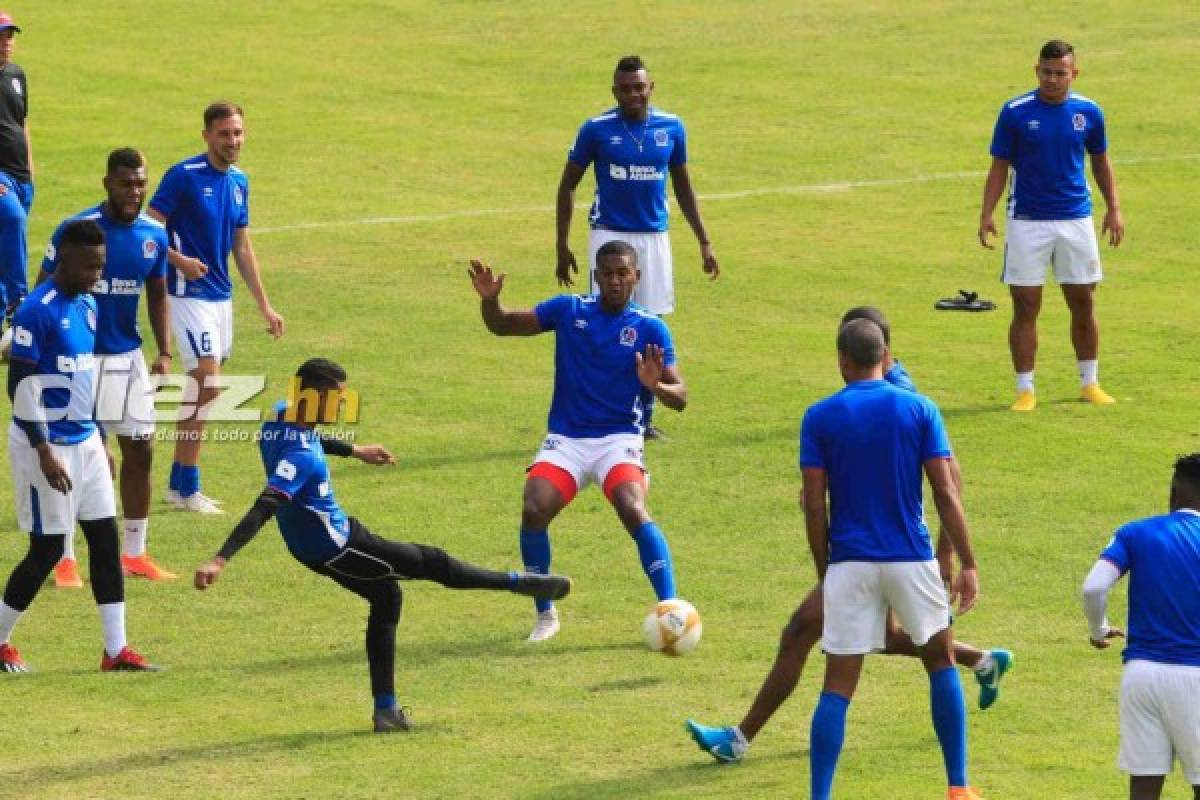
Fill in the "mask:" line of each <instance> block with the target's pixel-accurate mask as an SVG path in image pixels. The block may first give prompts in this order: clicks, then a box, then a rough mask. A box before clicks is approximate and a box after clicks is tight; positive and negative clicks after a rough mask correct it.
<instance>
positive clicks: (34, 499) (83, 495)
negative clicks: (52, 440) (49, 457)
mask: <svg viewBox="0 0 1200 800" xmlns="http://www.w3.org/2000/svg"><path fill="white" fill-rule="evenodd" d="M50 448H51V450H53V451H54V456H55V458H57V459H58V460H59V462H60V463H61V464H62V465H63V467H64V468H65V469H66V470H67V475H69V476H70V477H71V491H69V492H67V493H66V494H63V493H62V492H60V491H58V490H57V489H53V488H51V487H50V484H48V483H46V476H45V475H43V474H42V467H41V462H40V461H39V460H38V454H37V450H35V449H34V448H32V447H30V446H29V439H27V438H26V437H25V432H24V431H22V430H21V429H20V428H18V427H17V426H16V425H15V424H14V425H12V426H10V427H9V429H8V460H9V463H10V464H11V466H12V476H13V494H14V500H15V503H16V506H17V526H18V527H19V528H20V529H21V530H22V531H25V532H26V533H34V534H45V535H47V536H70V535H71V534H73V533H74V532H75V522H76V520H85V521H86V520H92V519H106V518H108V517H115V516H116V515H117V503H116V499H115V498H114V497H113V484H112V474H111V473H110V472H109V471H108V458H107V457H106V456H105V455H104V444H103V443H102V442H101V441H100V435H99V434H98V433H93V434H92V435H91V436H90V437H88V438H87V439H85V440H83V441H82V442H80V443H79V444H52V445H50Z"/></svg>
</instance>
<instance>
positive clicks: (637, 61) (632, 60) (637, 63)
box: [613, 56, 646, 73]
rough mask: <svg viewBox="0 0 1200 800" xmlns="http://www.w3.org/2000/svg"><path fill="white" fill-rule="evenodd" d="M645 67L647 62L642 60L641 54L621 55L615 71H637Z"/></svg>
mask: <svg viewBox="0 0 1200 800" xmlns="http://www.w3.org/2000/svg"><path fill="white" fill-rule="evenodd" d="M645 68H646V62H644V61H642V57H641V56H621V58H620V59H618V61H617V68H616V69H615V70H613V72H614V73H617V72H637V71H638V70H639V69H645Z"/></svg>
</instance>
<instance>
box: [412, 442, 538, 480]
mask: <svg viewBox="0 0 1200 800" xmlns="http://www.w3.org/2000/svg"><path fill="white" fill-rule="evenodd" d="M537 444H538V442H537V441H536V440H533V439H531V440H530V444H529V447H523V448H521V449H520V450H518V449H516V448H512V449H509V450H489V451H483V452H480V451H473V452H462V453H445V454H443V455H429V456H405V457H404V470H405V471H406V472H415V471H417V470H423V469H439V468H441V467H450V466H457V465H461V464H486V463H488V462H491V461H517V460H520V459H525V461H528V460H529V458H530V456H531V455H532V454H533V453H535V452H536V450H537Z"/></svg>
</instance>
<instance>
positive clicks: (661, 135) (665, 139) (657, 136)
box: [654, 131, 671, 147]
mask: <svg viewBox="0 0 1200 800" xmlns="http://www.w3.org/2000/svg"><path fill="white" fill-rule="evenodd" d="M654 143H655V144H656V145H658V146H659V147H666V146H667V145H668V144H670V143H671V137H670V136H668V135H667V132H666V131H655V132H654Z"/></svg>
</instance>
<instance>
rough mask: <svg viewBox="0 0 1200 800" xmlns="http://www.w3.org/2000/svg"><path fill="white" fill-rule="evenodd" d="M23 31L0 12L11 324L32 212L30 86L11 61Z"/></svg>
mask: <svg viewBox="0 0 1200 800" xmlns="http://www.w3.org/2000/svg"><path fill="white" fill-rule="evenodd" d="M20 32H21V29H20V28H19V27H17V23H16V22H14V21H13V18H12V17H10V16H9V15H8V14H7V13H5V12H3V11H0V312H3V318H4V325H8V323H10V322H11V321H12V315H13V312H15V311H16V310H17V306H18V305H20V303H21V300H22V299H24V297H25V291H26V284H25V281H26V273H25V270H26V269H27V265H26V260H27V252H26V247H27V245H26V238H25V233H26V229H27V227H28V224H29V210H30V209H31V208H32V207H33V194H34V192H33V153H32V150H31V148H30V144H29V123H28V122H27V121H26V115H27V114H28V113H29V83H28V81H27V80H26V78H25V70H23V69H21V67H20V66H19V65H17V64H14V63H13V61H12V56H13V44H14V43H15V42H16V38H17V34H18V33H20Z"/></svg>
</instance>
